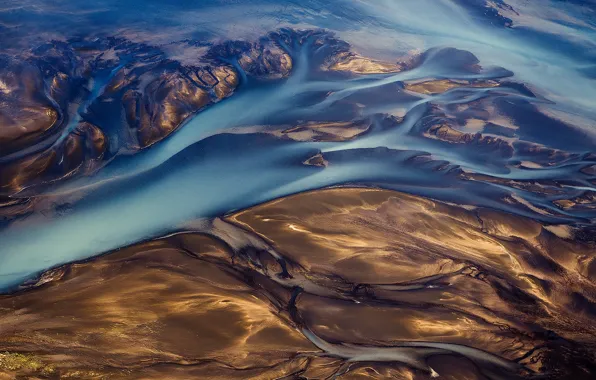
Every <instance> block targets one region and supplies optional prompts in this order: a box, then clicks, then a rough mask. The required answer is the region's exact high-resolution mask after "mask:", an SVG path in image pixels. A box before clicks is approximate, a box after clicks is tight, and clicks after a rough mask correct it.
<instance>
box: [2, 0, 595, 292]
mask: <svg viewBox="0 0 596 380" xmlns="http://www.w3.org/2000/svg"><path fill="white" fill-rule="evenodd" d="M487 4H488V3H485V2H484V1H463V0H460V1H447V0H427V1H423V0H419V1H406V0H404V1H396V0H393V1H392V0H386V1H383V0H375V1H372V0H371V1H368V2H367V1H330V2H329V1H324V2H323V1H250V2H249V1H245V2H244V1H235V2H227V1H208V2H190V1H174V2H168V3H167V4H165V3H163V2H160V1H149V2H146V1H143V2H126V4H123V2H115V1H103V2H101V1H100V2H96V3H92V4H91V3H86V4H81V3H80V2H74V1H64V2H61V3H60V4H48V3H46V2H40V1H25V2H14V3H10V2H9V3H8V4H6V5H4V6H3V8H2V9H0V23H1V26H0V39H1V40H2V41H3V42H7V43H6V45H5V47H4V48H3V49H5V51H6V53H7V54H15V52H16V51H19V50H23V49H27V48H30V47H32V46H35V45H36V44H38V43H39V42H40V41H42V40H44V39H49V38H64V39H67V38H72V37H77V36H93V35H98V36H105V35H118V36H122V37H124V38H128V39H131V40H132V41H137V42H140V41H142V42H146V43H149V44H153V45H156V46H160V48H161V49H163V50H164V51H168V49H169V48H168V46H170V44H171V43H172V42H176V41H181V40H185V39H196V40H200V41H203V42H205V41H213V42H217V41H221V40H225V39H238V38H240V39H251V38H253V37H255V38H256V37H258V36H261V35H265V34H267V33H268V32H270V31H272V30H276V29H277V28H279V27H282V26H290V27H294V28H305V29H307V28H327V29H328V30H331V31H333V32H334V33H335V34H336V35H337V36H338V37H339V38H341V39H343V40H345V41H347V42H349V43H350V44H351V45H352V49H353V50H354V51H356V52H358V53H361V54H362V55H365V56H370V57H374V58H378V59H383V60H389V61H391V60H393V61H395V60H397V59H399V58H400V57H403V56H405V55H408V54H412V51H414V50H416V51H419V52H424V51H427V50H429V49H433V48H435V49H434V50H430V52H429V53H428V54H427V55H426V56H425V57H426V58H425V60H424V62H423V63H422V64H421V65H420V66H418V67H416V68H414V69H411V70H406V71H403V72H400V73H396V74H374V75H352V76H346V75H336V74H332V73H321V72H319V71H318V67H317V66H316V64H315V63H313V59H312V56H313V54H314V53H313V49H312V48H311V46H310V45H309V44H308V43H305V44H303V45H300V46H298V45H297V46H295V49H292V51H291V54H292V58H293V62H294V67H293V72H292V74H291V75H290V77H289V78H286V79H278V80H273V81H268V82H265V83H264V82H262V81H258V80H255V79H254V78H250V77H246V78H243V80H242V81H241V84H240V87H239V88H238V89H237V91H236V92H235V93H234V94H233V95H232V96H231V97H229V98H228V99H225V100H223V101H222V102H220V103H218V104H216V105H214V106H212V107H210V108H207V109H206V110H204V111H201V112H199V113H198V114H197V115H195V116H194V117H193V118H192V119H190V120H188V121H187V122H186V123H185V124H184V125H183V126H182V127H181V128H180V129H179V130H177V131H176V132H175V133H173V134H172V135H171V136H169V137H168V138H166V139H165V140H163V141H161V142H160V143H158V144H156V145H154V146H152V147H150V148H147V149H146V150H143V151H141V152H138V153H136V154H134V155H121V156H116V157H114V158H113V160H112V161H111V162H110V163H109V164H108V165H107V166H105V167H103V168H102V169H101V170H100V171H99V172H97V173H95V174H93V175H91V176H83V177H77V178H70V179H68V180H66V181H62V182H59V183H56V184H54V185H52V186H50V187H47V188H40V189H37V188H36V189H26V190H25V191H24V192H23V193H21V194H20V196H32V195H33V196H36V197H38V198H40V199H45V200H47V202H46V204H48V203H49V204H51V206H50V207H45V208H43V209H39V210H35V211H34V212H33V213H31V214H28V215H26V216H24V217H19V218H17V219H15V220H12V221H10V222H8V223H5V224H4V226H3V227H2V229H1V230H0V287H2V288H7V287H11V286H14V285H17V284H19V283H22V282H23V281H24V280H26V279H29V278H31V277H33V276H35V275H36V274H37V273H39V272H40V271H42V270H44V269H47V268H50V267H53V266H56V265H59V264H62V263H66V262H70V261H74V260H79V259H84V258H88V257H91V256H94V255H97V254H100V253H103V252H106V251H109V250H112V249H116V248H118V247H122V246H124V245H127V244H130V243H134V242H137V241H140V240H143V239H147V238H150V237H154V236H158V235H161V234H166V233H168V232H172V231H176V230H183V229H187V228H189V227H188V226H189V225H190V224H191V222H193V221H195V220H197V219H201V218H210V217H214V216H218V215H222V214H225V213H229V212H231V211H233V210H238V209H242V208H245V207H249V206H251V205H255V204H258V203H261V202H264V201H267V200H270V199H273V198H276V197H280V196H284V195H287V194H292V193H296V192H300V191H305V190H309V189H316V188H321V187H325V186H332V185H345V184H357V185H369V186H381V187H385V188H392V189H397V190H401V191H406V192H411V193H415V194H420V195H424V196H428V197H433V198H438V199H442V200H446V201H451V202H457V203H463V204H471V205H477V206H485V207H491V208H496V209H501V210H505V211H507V212H511V213H516V214H520V215H525V216H529V217H534V218H536V219H540V220H542V221H545V222H549V223H582V224H590V223H592V220H593V219H594V218H595V217H596V211H595V210H594V209H590V208H583V209H573V210H562V209H559V208H557V207H556V206H555V205H554V204H553V203H552V201H553V200H556V199H566V198H573V197H575V196H578V195H581V194H583V193H584V192H585V191H589V190H593V189H594V187H595V185H594V181H593V177H592V176H591V175H590V174H586V173H582V172H580V170H581V169H582V168H585V167H588V166H590V165H592V161H593V159H592V158H590V156H589V153H590V152H593V151H595V149H594V146H595V143H596V128H594V124H593V120H595V119H596V107H595V106H594V104H595V103H594V99H596V81H595V77H596V74H595V73H596V44H595V42H594V41H596V25H595V20H596V17H595V13H594V3H593V2H588V1H587V2H574V3H572V2H559V1H544V2H540V4H538V3H532V4H530V3H527V2H524V1H521V0H516V1H507V4H508V5H510V6H511V7H512V8H513V9H514V10H515V12H512V11H511V10H510V9H509V8H507V7H505V6H504V4H505V2H503V1H494V2H492V3H491V4H496V5H497V6H499V5H500V8H499V7H497V8H496V9H495V8H490V7H487ZM139 8H142V9H143V11H142V12H140V11H139ZM440 47H452V48H457V49H462V50H466V51H469V52H471V53H473V54H474V55H475V56H476V57H477V58H478V60H479V61H480V65H481V66H482V70H481V71H479V72H473V71H470V70H465V69H462V66H461V65H460V64H459V63H458V62H457V61H451V60H450V59H448V57H452V56H448V55H441V54H439V53H440V52H441V51H442V50H440V49H437V48H440ZM172 54H173V53H172ZM185 59H188V58H185ZM127 63H128V62H126V63H125V62H122V64H121V65H119V66H116V68H111V69H110V70H108V71H106V72H105V73H103V74H101V75H98V76H97V77H96V79H95V82H94V85H93V86H92V88H91V89H90V94H89V95H88V97H87V98H86V100H84V101H83V102H82V103H81V105H80V107H79V109H78V112H77V113H76V115H80V114H83V113H85V112H86V111H87V108H88V106H89V104H91V103H92V102H93V101H94V99H96V98H97V97H98V96H100V95H101V93H102V91H103V86H105V84H106V83H107V82H108V81H109V80H110V78H111V77H112V76H113V75H115V73H116V72H117V71H118V70H119V69H121V68H122V67H123V65H125V64H127ZM429 78H437V79H441V78H450V79H467V80H470V79H481V80H489V79H495V80H500V81H503V82H510V84H503V85H502V86H501V87H495V88H491V87H479V88H460V89H453V90H449V91H447V92H445V93H442V94H437V95H420V94H413V93H409V92H407V91H405V90H404V89H403V83H404V81H415V80H423V79H429ZM515 83H516V84H515ZM518 84H523V85H524V86H525V87H523V88H522V87H520V86H519V85H518ZM482 102H484V103H482ZM471 104H481V105H482V106H484V105H491V106H495V107H497V106H498V109H499V110H500V114H498V115H496V116H499V117H500V119H499V120H500V121H502V120H501V119H506V120H507V123H509V124H511V125H512V126H514V127H515V130H514V133H515V136H516V137H515V138H514V139H513V140H514V143H519V142H520V141H523V142H528V143H532V144H536V145H535V146H542V147H544V148H549V149H553V150H558V151H561V152H565V153H566V154H567V156H566V158H564V159H558V158H557V159H555V158H553V157H554V156H552V155H551V156H550V157H546V158H544V157H542V158H540V157H533V156H532V155H530V156H529V157H526V156H524V154H522V153H521V151H520V150H519V149H516V150H515V153H514V154H513V156H511V157H508V156H506V155H505V156H503V155H500V154H498V152H495V151H493V150H490V148H488V150H487V148H486V147H483V146H482V145H473V144H472V145H468V144H452V143H448V142H445V141H440V140H437V139H431V138H428V137H425V136H423V135H422V134H421V133H419V130H420V128H421V123H422V122H423V121H424V120H426V119H425V117H427V116H429V115H431V114H432V112H431V110H432V109H433V107H438V108H439V109H442V110H443V111H445V112H447V111H448V112H456V111H454V110H457V109H458V108H457V107H459V106H464V105H471ZM457 112H459V111H457ZM388 114H394V115H395V116H399V117H402V116H403V120H402V121H401V122H399V123H393V124H391V125H390V126H389V127H384V125H385V124H384V123H383V120H386V118H387V116H388ZM76 115H74V117H73V118H72V120H73V122H72V123H71V126H72V125H75V124H73V123H75V122H76V121H78V117H77V116H76ZM354 118H359V119H362V118H370V119H371V120H372V128H371V130H369V131H368V132H367V133H365V134H363V135H361V136H358V137H357V138H355V139H353V140H351V141H346V142H316V141H309V142H298V141H289V140H283V139H279V138H276V137H274V136H272V135H271V131H273V130H280V129H283V128H280V127H279V126H281V125H295V124H298V123H300V122H302V121H305V120H307V121H308V120H311V121H312V120H323V121H325V120H337V121H345V120H351V119H354ZM276 126H277V127H276ZM69 128H70V127H67V128H66V129H65V130H64V132H63V133H64V135H66V134H67V133H68V132H70V129H69ZM317 153H322V154H323V156H324V157H325V159H326V160H327V161H328V162H329V165H328V166H327V167H315V166H308V165H304V164H303V162H305V161H306V160H308V159H309V158H310V157H312V156H314V155H315V154H317ZM533 159H536V160H535V161H540V162H538V164H540V165H539V166H541V167H528V166H524V165H520V164H519V163H520V162H522V161H532V160H533ZM462 173H475V174H478V175H486V176H491V177H492V178H495V179H498V180H501V182H499V183H496V182H495V181H492V182H490V181H482V180H469V179H466V178H464V175H463V174H462ZM507 180H516V181H520V182H524V181H525V182H526V183H533V182H540V181H542V182H541V183H542V184H541V186H546V187H552V188H556V189H557V191H558V193H555V194H543V193H539V192H532V191H528V190H523V189H520V188H519V187H516V186H513V185H512V184H511V183H507V182H506V181H507ZM553 183H555V185H552V184H553ZM511 196H515V197H519V198H521V199H524V200H525V201H526V202H527V203H528V204H530V205H532V206H533V207H527V205H524V204H520V203H511V202H506V201H504V200H505V199H506V198H507V197H511ZM537 210H539V211H537Z"/></svg>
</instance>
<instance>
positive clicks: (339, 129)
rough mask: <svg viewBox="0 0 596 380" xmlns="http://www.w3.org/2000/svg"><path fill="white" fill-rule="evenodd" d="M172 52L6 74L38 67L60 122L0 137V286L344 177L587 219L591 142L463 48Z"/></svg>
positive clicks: (296, 41) (73, 51) (59, 57)
mask: <svg viewBox="0 0 596 380" xmlns="http://www.w3.org/2000/svg"><path fill="white" fill-rule="evenodd" d="M182 45H184V46H185V47H186V48H189V47H192V48H193V49H194V48H196V47H197V46H198V47H199V51H200V52H201V55H200V56H198V57H196V58H195V60H194V63H193V64H192V65H190V64H188V62H187V61H185V62H184V63H183V62H181V61H179V60H174V59H171V58H168V56H167V54H166V53H165V52H164V49H163V48H160V47H155V46H149V45H146V44H139V43H134V42H131V41H127V40H125V39H121V38H104V39H94V40H85V39H78V40H73V41H70V42H69V43H57V42H54V43H49V44H48V45H47V46H44V47H43V49H41V48H40V49H37V50H35V52H34V53H35V55H31V56H28V58H27V60H26V63H19V64H18V65H21V66H22V65H29V66H32V67H35V65H34V64H33V63H36V64H37V66H40V67H47V69H45V70H44V71H42V70H37V71H36V70H34V69H31V70H28V71H23V72H26V73H27V75H29V76H31V77H32V78H34V79H31V83H38V87H39V88H42V87H43V88H46V89H47V90H46V91H45V92H44V94H45V95H44V96H45V98H43V99H42V98H40V99H42V100H39V102H40V103H39V104H42V105H43V104H55V105H54V107H55V108H56V111H55V112H56V114H61V115H63V117H62V119H60V120H61V124H60V123H58V119H56V120H54V119H51V120H50V119H49V121H47V123H46V124H48V123H50V122H51V123H53V124H52V125H49V124H48V125H46V124H43V125H42V124H40V126H39V128H37V127H36V128H37V129H31V131H32V132H31V133H29V132H26V133H25V131H29V130H28V129H27V128H25V127H19V128H16V127H15V128H12V129H10V128H8V129H6V130H7V131H12V130H18V131H21V132H22V133H24V134H23V135H22V136H16V135H15V136H13V137H10V136H12V135H10V136H9V137H10V138H13V139H17V140H15V141H22V143H23V144H25V142H27V144H28V146H27V147H26V148H23V149H20V150H18V151H15V152H12V151H9V150H6V151H5V150H3V152H6V154H5V155H4V156H3V157H1V158H0V160H1V165H2V170H1V171H0V187H1V189H2V196H3V199H4V200H3V207H2V208H1V209H0V210H1V211H0V212H1V213H2V217H3V222H2V224H3V226H2V230H0V238H1V239H2V242H3V246H4V247H3V250H2V251H3V252H2V256H1V258H0V259H1V260H2V266H1V267H0V285H2V286H3V287H4V288H7V287H14V286H15V285H18V284H19V283H22V282H23V281H24V280H27V279H30V278H32V277H34V276H35V275H36V273H39V271H42V270H44V269H47V268H49V267H53V266H55V265H59V264H62V263H65V262H68V261H72V260H78V259H82V258H86V257H90V256H93V255H96V254H98V253H101V252H106V251H109V250H112V249H115V248H118V247H121V246H124V245H127V244H131V243H134V242H137V241H140V240H143V239H147V238H151V237H155V236H159V235H162V234H165V233H168V232H174V231H176V230H178V229H184V226H185V224H187V223H190V222H192V221H194V220H196V219H199V218H212V217H214V216H218V215H221V214H222V213H226V212H229V211H232V210H236V209H242V208H245V207H248V206H251V205H254V204H258V203H261V202H265V201H267V200H270V199H273V198H276V197H280V196H285V195H288V194H292V193H297V192H301V191H305V190H311V189H316V188H321V187H325V186H331V185H339V184H346V183H358V184H361V185H369V186H380V187H384V188H390V189H395V190H401V191H407V192H411V193H416V194H419V195H423V196H428V197H432V198H435V199H441V200H444V201H449V202H453V203H466V204H472V205H476V206H484V207H491V208H494V209H500V210H503V211H507V212H511V213H514V214H518V215H524V216H529V217H534V218H536V219H537V220H541V221H544V222H548V223H550V224H581V225H586V224H589V223H591V220H592V219H593V218H594V216H595V212H596V210H595V209H594V208H593V207H591V206H590V204H591V201H590V199H591V198H590V194H591V192H592V190H591V189H592V187H593V182H594V181H595V177H594V173H592V172H593V170H591V168H592V166H593V165H594V156H593V154H592V153H591V149H592V147H593V144H592V142H591V141H590V140H589V139H587V138H586V135H585V134H583V133H581V132H580V131H577V130H574V129H573V128H571V127H569V126H568V125H566V124H565V123H563V122H562V121H560V120H558V119H556V118H554V117H552V116H549V115H548V114H547V113H545V112H543V111H541V109H540V108H539V107H540V106H541V105H548V104H549V100H547V99H544V98H542V97H540V96H538V95H536V94H535V93H534V92H533V91H532V90H531V89H530V88H528V87H527V86H526V85H524V84H523V83H519V82H517V81H514V80H512V75H513V73H512V72H511V71H509V70H507V69H505V68H501V67H498V66H490V65H485V64H483V63H482V62H480V61H479V60H478V58H477V57H476V56H475V55H474V54H472V53H471V52H468V51H465V50H460V49H456V48H446V47H443V48H432V49H429V50H427V51H426V52H424V53H412V55H410V56H409V57H401V58H399V59H397V58H396V60H395V61H387V62H381V61H378V60H374V59H367V58H364V57H362V56H360V55H358V54H356V53H354V52H353V51H351V47H350V45H349V44H348V43H346V42H345V41H342V40H341V39H338V38H337V37H336V36H335V35H333V34H332V33H330V32H328V31H324V30H294V29H280V30H278V31H275V32H271V33H269V34H266V35H264V36H261V37H260V38H257V39H256V40H255V41H242V40H234V41H224V42H220V43H217V44H200V43H199V42H195V41H185V42H184V43H182ZM192 51H193V52H194V51H195V50H192ZM63 60H67V62H68V64H65V63H63ZM354 62H355V63H354ZM15 65H17V64H16V63H15ZM18 65H17V66H18ZM29 66H27V67H29ZM19 67H20V66H19ZM11 70H12V71H11ZM349 70H354V71H349ZM14 72H15V70H13V69H12V68H11V67H8V68H7V69H6V71H5V74H4V75H5V77H6V78H9V79H10V78H12V80H13V81H12V82H10V81H9V79H6V81H5V82H6V83H8V84H10V83H12V84H11V85H10V86H12V87H9V85H8V84H7V87H6V88H7V90H6V91H5V92H4V95H5V96H6V98H5V102H4V103H3V104H4V105H5V107H8V109H10V110H11V112H17V114H15V115H16V116H14V117H13V118H12V119H11V120H12V122H13V123H17V124H18V122H19V120H29V119H27V118H26V116H25V115H21V114H20V113H18V112H25V111H24V110H27V109H25V108H23V107H22V105H21V103H19V102H22V101H23V99H24V98H23V97H22V96H21V95H19V94H21V92H19V91H21V89H20V88H19V87H18V82H15V80H16V79H15V78H17V77H16V76H15V74H14ZM23 75H24V74H23ZM57 78H63V80H62V81H60V80H58V79H57ZM89 78H90V79H89ZM446 78H448V79H446ZM85 81H86V82H85ZM3 83H4V82H3ZM39 83H41V84H44V83H45V85H41V84H39ZM81 83H83V87H82V88H83V90H81V87H80V86H81ZM84 83H87V84H86V85H85V84H84ZM32 86H33V85H32ZM40 86H41V87H40ZM48 86H49V89H48ZM36 88H37V87H31V89H30V90H27V91H29V92H27V94H30V96H31V97H33V96H34V95H35V96H38V95H39V94H38V92H39V91H37V92H36V90H35V89H36ZM13 92H16V93H17V95H18V96H17V95H14V96H13ZM81 92H82V94H81ZM28 96H29V95H28ZM27 101H29V100H27ZM73 102H74V103H73ZM60 104H66V105H63V106H59V105H60ZM68 104H79V105H78V106H77V107H76V108H73V107H72V106H68ZM42 105H40V106H39V107H42V108H39V110H38V109H37V108H32V109H35V110H36V111H35V112H41V113H43V112H46V111H44V110H45V108H43V107H45V106H42ZM68 109H76V111H75V113H74V114H73V115H70V116H68V117H67V115H68V112H67V110H68ZM14 110H17V111H14ZM60 110H61V111H60ZM59 111H60V112H61V113H60V112H59ZM26 112H33V111H26ZM19 115H20V116H19ZM34 120H38V119H34ZM39 120H41V119H39ZM42 121H43V120H41V121H39V123H42ZM537 122H540V125H541V126H542V128H548V129H549V131H550V132H549V134H547V135H545V134H543V133H541V132H542V131H541V130H537V129H536V127H535V125H536V123H537ZM57 123H58V124H57ZM73 123H74V124H73ZM75 124H76V125H75ZM44 125H45V126H44ZM40 128H41V129H42V130H44V131H45V132H43V133H41V134H39V133H38V132H35V131H38V130H39V129H40ZM36 133H37V134H36ZM7 136H8V135H7ZM549 136H556V137H553V138H551V137H549ZM7 138H8V137H7ZM27 139H28V140H27ZM31 139H33V140H31ZM32 141H36V142H32ZM9 145H10V144H9ZM238 184H241V185H238ZM580 199H581V200H580ZM155 200H159V201H158V202H157V201H155ZM592 203H593V202H592ZM75 231H76V232H75ZM26 236H35V239H27V238H26ZM66 236H68V244H66V245H64V244H61V243H60V242H61V241H63V239H64V238H65V237H66ZM106 237H109V238H106ZM40 252H43V253H41V257H40ZM34 258H36V259H35V260H34Z"/></svg>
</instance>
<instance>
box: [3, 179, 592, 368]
mask: <svg viewBox="0 0 596 380" xmlns="http://www.w3.org/2000/svg"><path fill="white" fill-rule="evenodd" d="M209 231H210V235H206V234H198V233H180V234H175V235H172V236H169V237H165V238H161V239H157V240H153V241H148V242H145V243H140V244H137V245H133V246H130V247H128V248H124V249H121V250H118V251H115V252H112V253H109V254H107V255H104V256H102V257H99V258H97V259H94V260H92V261H88V262H84V263H77V264H70V265H66V266H63V267H59V268H57V269H55V270H52V271H50V272H47V273H45V274H44V275H42V276H41V278H40V280H39V282H38V283H37V284H36V285H35V286H33V287H31V288H29V289H26V290H23V291H20V292H18V293H15V294H13V295H6V296H2V298H0V309H1V310H2V314H1V317H0V333H1V334H2V337H3V339H2V340H1V341H0V352H5V353H3V354H0V371H1V372H2V373H3V376H4V378H7V379H8V378H11V376H14V375H15V374H21V375H31V376H37V375H39V376H42V377H44V378H58V377H60V376H62V377H63V378H80V379H94V378H97V379H102V378H105V379H120V378H135V379H163V378H169V379H170V378H171V379H188V378H209V379H211V378H212V379H236V378H237V379H332V378H341V379H361V378H396V379H429V378H434V377H436V376H440V377H439V378H443V379H516V378H533V377H534V376H537V375H538V374H543V375H546V376H549V377H547V378H572V377H571V376H574V377H573V378H578V379H587V378H589V376H590V371H594V369H595V367H594V364H593V363H594V360H595V359H596V358H595V357H594V353H595V352H596V351H594V349H595V348H596V345H595V343H594V342H595V341H594V334H596V325H595V324H594V322H593V320H594V318H595V317H596V286H595V285H594V280H595V277H596V270H595V268H596V266H595V264H594V263H596V256H595V254H594V252H595V251H594V245H593V243H588V242H582V241H581V239H578V236H580V234H579V231H575V230H573V229H570V228H560V229H556V228H552V227H546V226H544V225H542V224H540V223H537V222H535V221H532V220H530V219H526V218H521V217H515V216H513V215H510V214H505V213H501V212H496V211H490V210H486V209H480V208H478V209H477V208H470V207H460V206H454V205H448V204H445V203H441V202H437V201H433V200H428V199H424V198H420V197H416V196H412V195H406V194H403V193H398V192H393V191H386V190H375V189H349V188H337V189H328V190H320V191H315V192H309V193H303V194H299V195H294V196H290V197H286V198H282V199H279V200H275V201H272V202H269V203H266V204H263V205H261V206H256V207H254V208H251V209H248V210H246V211H242V212H239V213H236V214H234V215H231V216H229V217H226V218H224V219H215V220H214V221H213V222H212V223H211V224H210V227H209ZM541 378H544V377H541Z"/></svg>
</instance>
